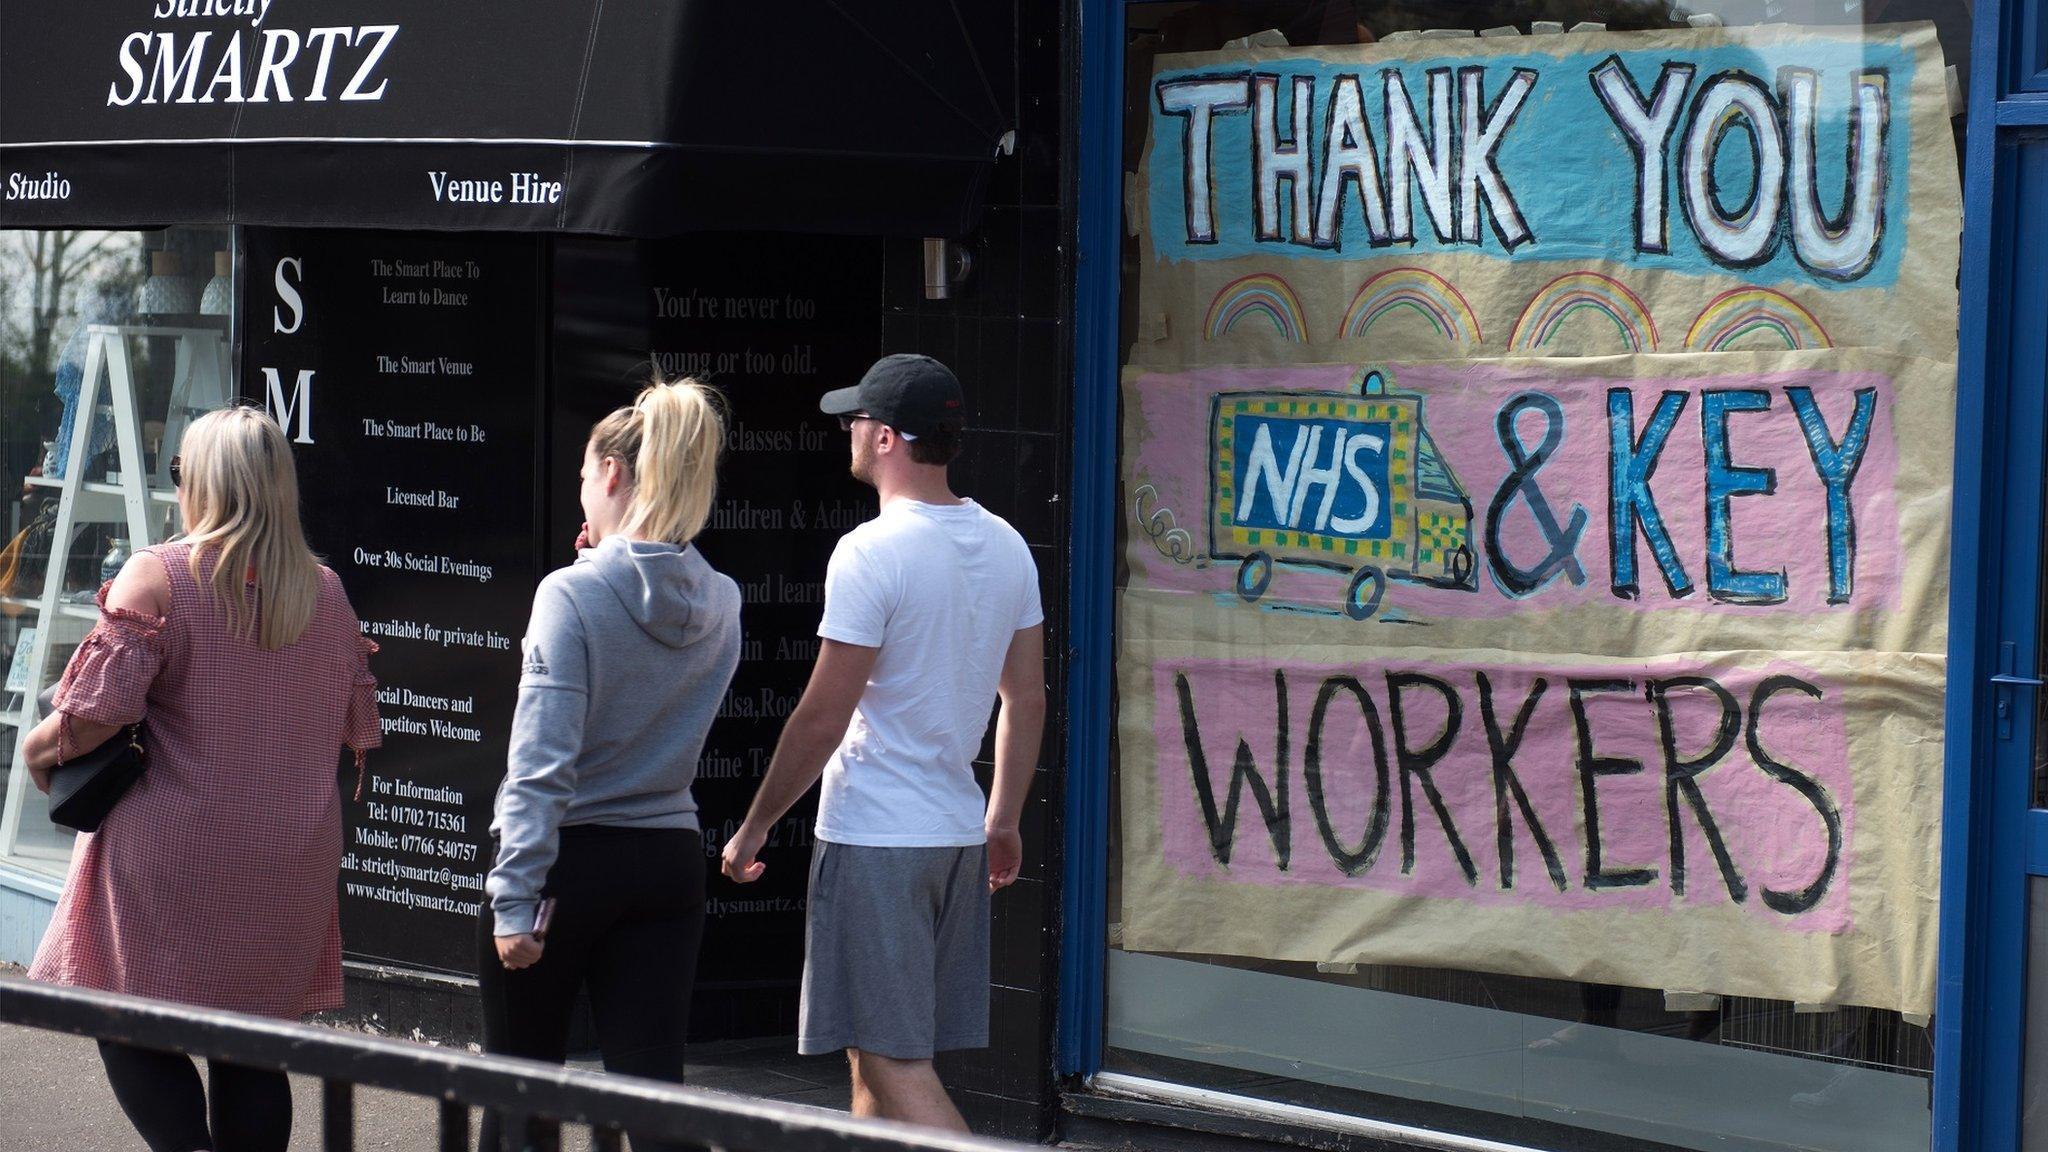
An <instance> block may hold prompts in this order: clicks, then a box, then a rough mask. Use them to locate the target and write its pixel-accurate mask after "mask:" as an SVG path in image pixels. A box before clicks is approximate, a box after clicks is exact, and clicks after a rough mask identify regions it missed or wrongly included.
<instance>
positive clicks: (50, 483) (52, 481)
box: [28, 476, 178, 504]
mask: <svg viewBox="0 0 2048 1152" xmlns="http://www.w3.org/2000/svg"><path fill="white" fill-rule="evenodd" d="M28 482H29V484H31V485H32V486H34V487H37V488H62V487H63V486H64V480H63V478H62V477H53V476H31V477H29V478H28ZM79 487H80V488H81V489H82V490H84V491H87V492H91V493H94V494H96V495H101V496H119V495H121V486H120V485H119V484H109V483H107V482H105V481H103V480H88V481H86V482H85V483H83V484H81V485H79ZM149 498H150V499H151V500H155V501H157V502H158V503H160V504H176V503H177V502H178V494H177V492H175V491H173V490H171V489H169V488H151V489H150V490H149Z"/></svg>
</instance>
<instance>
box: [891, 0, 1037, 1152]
mask: <svg viewBox="0 0 2048 1152" xmlns="http://www.w3.org/2000/svg"><path fill="white" fill-rule="evenodd" d="M971 7H972V6H970V9H971ZM1065 7H1066V6H1065V5H1062V4H1056V3H1050V2H1047V0H1016V2H1015V3H1014V4H1012V5H988V6H987V8H988V9H989V10H990V11H989V12H987V13H984V15H983V16H982V17H977V18H989V19H1012V20H1014V21H1015V31H1016V45H1017V49H1016V55H1015V58H1014V59H1013V60H1011V61H1008V62H992V61H985V62H984V64H985V66H987V67H988V70H989V74H990V80H991V82H992V83H997V84H1003V85H1008V86H1010V87H1011V88H1012V90H1013V91H1014V94H1015V95H1014V98H1015V101H1016V103H1015V107H1016V108H1017V147H1016V152H1015V154H1014V155H1012V156H1010V157H1007V158H1005V159H1004V160H1002V161H1001V162H1000V163H999V164H997V166H996V169H995V172H994V175H993V176H992V183H991V186H990V188H989V195H988V211H987V214H986V216H985V217H984V219H983V222H982V225H981V227H980V229H979V231H977V232H976V233H975V234H974V235H972V236H970V237H968V238H967V240H966V243H967V245H968V246H969V248H970V249H971V250H972V251H973V254H974V272H973V276H972V279H971V281H970V283H969V284H968V286H967V288H966V290H965V291H963V292H961V293H960V294H958V295H956V296H955V297H954V298H953V299H950V300H926V299H925V298H924V289H923V267H924V263H923V261H924V254H923V249H922V246H921V245H920V244H919V242H917V241H916V240H902V241H891V242H889V243H888V244H887V246H886V248H885V254H884V260H885V263H886V266H887V267H886V275H885V277H884V284H885V287H884V298H883V313H884V314H883V320H882V343H883V351H885V352H922V353H925V354H926V355H929V356H934V357H937V358H938V359H940V360H942V361H944V362H945V363H947V364H948V365H950V366H951V367H952V368H953V370H954V371H955V372H957V373H958V374H959V376H960V379H961V381H962V382H963V383H964V384H965V385H966V387H967V390H968V395H969V403H970V405H971V406H972V407H973V409H974V413H973V424H972V426H971V427H972V432H971V433H970V435H969V437H968V440H967V447H966V451H965V452H964V453H963V455H962V458H961V460H960V462H959V463H958V464H957V465H956V466H955V472H954V487H955V488H956V490H958V491H959V492H960V493H961V494H962V495H966V496H972V497H973V498H974V499H976V500H978V501H980V502H981V503H982V504H984V505H986V506H987V507H988V508H989V509H990V510H991V511H993V512H995V513H996V514H998V515H1000V516H1002V517H1003V518H1005V519H1007V520H1008V521H1010V523H1011V524H1013V525H1015V526H1016V528H1017V530H1018V531H1019V532H1021V533H1022V534H1023V536H1024V538H1025V540H1027V541H1029V542H1030V544H1031V551H1032V555H1033V556H1034V557H1035V558H1036V559H1037V561H1038V573H1039V579H1040V582H1041V585H1042V589H1043V598H1044V602H1045V626H1046V651H1047V660H1046V677H1047V684H1046V687H1047V693H1048V697H1047V703H1048V708H1047V718H1046V732H1045V750H1044V752H1043V753H1042V754H1041V755H1040V757H1039V768H1038V774H1037V779H1036V780H1035V781H1034V782H1033V784H1032V791H1031V800H1030V803H1029V804H1028V805H1027V806H1026V808H1025V813H1024V819H1023V836H1024V870H1023V873H1022V875H1021V877H1020V878H1019V879H1018V881H1017V882H1016V884H1014V885H1012V886H1011V887H1010V888H1008V889H1006V890H1004V891H1002V892H999V893H997V894H996V896H995V902H994V906H995V914H994V921H995V922H994V939H993V941H992V944H993V951H992V957H993V972H992V977H993V982H994V987H993V988H992V989H991V991H990V1046H989V1047H988V1048H987V1049H986V1050H983V1051H978V1052H967V1053H952V1054H947V1055H943V1056H941V1057H940V1060H939V1070H940V1073H941V1075H942V1076H943V1077H944V1079H945V1081H946V1084H947V1086H948V1087H949V1088H950V1089H952V1092H953V1096H954V1099H955V1100H956V1101H957V1102H958V1103H959V1104H960V1106H961V1110H962V1111H963V1112H965V1113H966V1115H967V1118H968V1121H969V1122H970V1123H972V1124H973V1125H974V1127H975V1128H976V1129H977V1130H978V1131H982V1132H987V1133H992V1134H1000V1135H1003V1136H1009V1137H1012V1138H1016V1139H1025V1140H1037V1139H1043V1138H1044V1137H1046V1136H1047V1135H1049V1134H1050V1132H1051V1122H1052V1104H1053V1082H1052V1021H1053V1006H1054V999H1053V997H1054V991H1055V977H1054V973H1055V971H1056V968H1057V963H1058V956H1057V952H1056V948H1055V937H1054V934H1053V924H1054V917H1055V913H1056V909H1057V906H1058V902H1059V860H1060V848H1059V845H1060V828H1059V825H1060V821H1059V813H1060V810H1061V804H1062V796H1061V780H1062V778H1063V772H1062V769H1063V767H1064V764H1065V758H1066V757H1065V751H1066V749H1065V744H1066V722H1065V715H1066V707H1065V691H1066V676H1065V670H1066V664H1067V661H1066V652H1065V649H1066V616H1067V613H1066V584H1067V568H1066V563H1067V503H1068V502H1067V499H1066V498H1065V494H1066V493H1067V491H1068V490H1069V480H1068V477H1069V475H1070V470H1071V466H1072V461H1071V459H1070V446H1071V437H1070V435H1069V430H1070V428H1071V424H1072V413H1073V389H1072V383H1071V382H1072V371H1071V360H1072V333H1071V331H1070V327H1071V325H1070V316H1071V307H1070V304H1069V300H1070V292H1071V290H1072V284H1073V276H1072V270H1071V263H1072V241H1071V232H1072V229H1071V227H1070V224H1071V221H1072V215H1071V212H1070V211H1069V210H1068V208H1069V193H1068V191H1067V189H1068V185H1069V183H1070V179H1069V176H1070V173H1069V172H1068V170H1067V167H1066V165H1065V163H1064V161H1063V156H1062V153H1063V144H1064V141H1065V140H1066V136H1065V133H1064V132H1063V130H1062V127H1061V119H1062V116H1063V114H1064V113H1065V111H1066V104H1067V94H1068V76H1069V68H1068V63H1067V61H1066V60H1065V59H1064V57H1063V52H1064V48H1065V43H1066V38H1067V37H1066V31H1067V29H1068V28H1070V27H1072V26H1073V25H1072V24H1071V22H1070V16H1069V14H1068V13H1066V12H1065V10H1064V9H1065ZM992 741H993V735H992V734H991V743H990V744H989V745H986V746H984V747H983V749H982V757H981V759H980V760H979V762H978V763H977V771H978V773H979V775H980V776H981V778H982V783H983V784H984V785H986V784H987V783H988V778H989V775H990V774H991V773H992V771H993V763H992V761H991V756H992V754H993V743H992Z"/></svg>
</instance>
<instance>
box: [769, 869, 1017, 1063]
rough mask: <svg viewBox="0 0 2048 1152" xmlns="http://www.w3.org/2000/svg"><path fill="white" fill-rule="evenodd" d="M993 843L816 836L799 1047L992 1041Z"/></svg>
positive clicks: (901, 1056)
mask: <svg viewBox="0 0 2048 1152" xmlns="http://www.w3.org/2000/svg"><path fill="white" fill-rule="evenodd" d="M988 917H989V912H988V847H987V846H986V845H983V844H977V845H975V846H973V847H971V848H870V847H867V846H864V845H855V844H831V843H827V842H825V841H823V840H820V841H818V842H817V847H816V849H815V850H814V851H813V852H812V853H811V894H810V911H809V916H808V920H807V922H806V924H805V928H804V994H803V1003H802V1007H801V1009H800V1011H799V1017H798V1023H797V1051H798V1052H801V1053H803V1054H804V1055H806V1056H815V1055H818V1054H819V1053H823V1052H836V1051H838V1050H840V1049H842V1048H858V1049H860V1050H861V1051H863V1052H873V1053H875V1054H876V1055H878V1056H888V1057H891V1058H893V1059H897V1060H928V1059H930V1058H931V1056H932V1054H933V1053H934V1052H943V1051H946V1050H947V1049H951V1048H985V1047H987V1046H988V936H989V918H988Z"/></svg>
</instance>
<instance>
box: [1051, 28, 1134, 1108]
mask: <svg viewBox="0 0 2048 1152" xmlns="http://www.w3.org/2000/svg"><path fill="white" fill-rule="evenodd" d="M1078 8H1079V12H1080V19H1081V111H1080V116H1079V123H1080V133H1081V139H1080V142H1079V144H1080V146H1079V149H1078V152H1079V156H1080V168H1081V173H1080V190H1079V195H1078V198H1077V200H1078V205H1079V220H1078V223H1077V225H1076V231H1077V233H1078V242H1077V244H1076V246H1075V251H1076V257H1077V259H1076V261H1075V272H1074V281H1075V282H1074V479H1073V504H1072V505H1071V508H1072V511H1071V513H1070V515H1071V517H1072V523H1073V533H1074V538H1073V550H1072V552H1071V554H1070V555H1069V557H1068V577H1067V579H1068V586H1067V597H1068V600H1067V602H1068V605H1069V607H1068V616H1067V653H1068V666H1067V668H1068V670H1067V781H1066V852H1065V858H1064V861H1063V866H1062V867H1063V877H1062V880H1063V883H1062V884H1061V890H1060V896H1061V905H1062V912H1063V915H1062V919H1061V926H1060V928H1061V930H1060V988H1059V1023H1058V1030H1057V1032H1056V1033H1055V1037H1056V1043H1055V1045H1054V1058H1055V1062H1056V1067H1057V1068H1058V1070H1059V1072H1060V1074H1061V1075H1063V1076H1092V1075H1094V1074H1095V1073H1096V1072H1097V1071H1099V1070H1100V1069H1101V1067H1102V1020H1103V987H1104V985H1103V964H1104V962H1105V960H1106V959H1107V957H1106V951H1107V948H1108V939H1107V936H1108V929H1109V917H1108V909H1107V907H1106V904H1107V895H1108V880H1109V747H1110V738H1111V736H1112V734H1113V733H1112V729H1111V720H1112V715H1113V713H1112V711H1111V702H1112V692H1113V687H1114V685H1113V680H1112V677H1113V675H1114V669H1113V667H1112V663H1111V649H1112V643H1111V641H1112V637H1113V635H1114V629H1115V627H1116V604H1115V599H1114V588H1113V585H1114V583H1115V579H1116V516H1117V503H1118V500H1117V476H1116V445H1117V427H1116V419H1117V359H1118V357H1117V340H1118V333H1117V316H1118V307H1117V295H1118V288H1119V284H1118V275H1117V274H1118V255H1119V253H1120V252H1121V251H1122V247H1121V246H1122V224H1123V195H1122V179H1123V130H1122V122H1121V116H1120V111H1121V108H1122V104H1123V74H1124V63H1123V61H1124V58H1123V30H1124V9H1123V3H1122V2H1121V0H1080V2H1079V4H1078Z"/></svg>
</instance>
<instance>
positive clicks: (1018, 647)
mask: <svg viewBox="0 0 2048 1152" xmlns="http://www.w3.org/2000/svg"><path fill="white" fill-rule="evenodd" d="M996 695H997V696H998V697H999V698H1000V699H1001V700H1002V707H1001V709H1000V710H999V711H998V712H997V713H996V778H995V787H994V788H993V789H991V790H990V794H989V798H988V819H987V832H988V890H989V891H991V892H993V891H995V890H996V889H998V888H1007V887H1009V885H1010V882H1011V881H1013V880H1015V879H1016V878H1017V869H1018V868H1019V867H1020V866H1022V865H1023V863H1024V839H1023V837H1022V836H1021V835H1019V834H1018V831H1017V821H1018V818H1019V817H1020V816H1022V814H1023V812H1024V798H1025V797H1026V796H1028V795H1030V793H1031V777H1032V776H1033V774H1035V773H1036V771H1037V769H1038V744H1039V740H1040V739H1041V738H1042V737H1043V736H1044V734H1045V625H1043V624H1033V625H1032V626H1031V627H1029V628H1020V629H1018V630H1017V632H1016V634H1015V635H1013V636H1011V637H1010V651H1009V654H1008V655H1006V656H1004V657H1003V675H1002V679H1001V680H1000V681H998V682H997V684H996Z"/></svg>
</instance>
